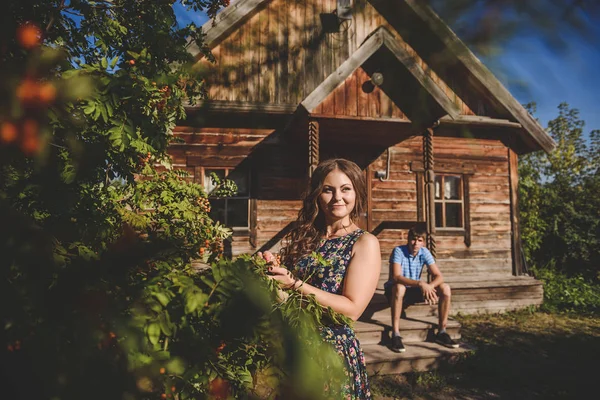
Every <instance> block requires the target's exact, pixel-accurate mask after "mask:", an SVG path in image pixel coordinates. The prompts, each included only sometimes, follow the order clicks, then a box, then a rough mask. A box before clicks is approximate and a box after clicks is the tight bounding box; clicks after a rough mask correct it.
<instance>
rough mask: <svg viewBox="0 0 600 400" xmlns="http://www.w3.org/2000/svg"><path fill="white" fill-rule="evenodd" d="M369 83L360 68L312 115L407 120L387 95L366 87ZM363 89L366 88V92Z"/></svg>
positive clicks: (377, 89)
mask: <svg viewBox="0 0 600 400" xmlns="http://www.w3.org/2000/svg"><path fill="white" fill-rule="evenodd" d="M369 81H370V77H369V75H367V73H366V72H365V71H364V70H363V69H362V68H358V69H357V70H356V71H354V73H353V74H352V75H350V76H349V77H348V78H346V80H345V81H344V82H342V84H341V85H340V86H338V87H337V89H335V90H334V91H333V92H332V93H331V94H330V95H329V96H327V97H326V98H325V100H324V101H323V102H322V103H321V104H319V106H317V108H315V109H314V110H313V112H312V114H315V115H326V116H349V117H371V118H397V119H403V120H408V118H407V117H406V116H405V115H404V113H403V112H402V110H400V108H398V106H397V105H396V104H394V102H393V101H392V100H391V99H390V98H389V97H388V95H387V94H385V92H384V91H383V90H381V89H380V88H379V87H377V86H375V87H371V86H370V85H368V83H369ZM365 87H368V90H367V91H365ZM369 90H372V91H371V92H369Z"/></svg>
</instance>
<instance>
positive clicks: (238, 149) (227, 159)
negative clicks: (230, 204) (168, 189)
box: [168, 126, 274, 169]
mask: <svg viewBox="0 0 600 400" xmlns="http://www.w3.org/2000/svg"><path fill="white" fill-rule="evenodd" d="M273 132H274V130H273V129H246V128H243V129H242V128H194V127H188V126H177V127H176V128H175V129H174V132H173V133H174V135H175V138H177V139H178V140H180V141H183V142H181V143H173V144H171V145H170V146H169V150H168V153H169V155H170V156H171V160H172V162H173V166H175V167H177V168H184V167H185V168H188V169H193V168H194V167H197V166H204V167H235V166H237V165H238V164H240V163H241V162H242V161H244V159H246V157H248V155H249V154H250V153H251V152H252V150H253V149H254V148H255V147H256V146H257V145H258V144H259V143H261V142H262V141H263V140H264V139H265V138H266V137H268V136H269V135H271V134H273Z"/></svg>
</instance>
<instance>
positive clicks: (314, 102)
mask: <svg viewBox="0 0 600 400" xmlns="http://www.w3.org/2000/svg"><path fill="white" fill-rule="evenodd" d="M382 46H385V47H386V48H387V49H388V50H389V51H390V52H391V53H392V54H393V55H394V56H395V57H396V59H397V60H398V62H399V63H400V64H401V65H402V66H404V67H405V68H406V69H407V71H408V72H409V73H410V74H411V75H412V76H413V77H414V78H415V79H416V80H417V81H418V82H419V84H420V85H421V86H422V87H423V88H424V89H425V90H426V91H427V92H428V93H429V95H430V96H431V97H432V98H433V99H434V100H435V101H436V102H437V104H438V105H439V106H440V108H441V109H443V110H444V112H445V113H446V114H448V115H449V117H450V118H456V117H458V115H459V114H460V110H459V109H458V107H457V106H456V104H454V103H453V102H452V101H451V100H450V98H449V97H448V96H447V95H446V93H444V92H443V91H442V89H441V88H440V87H439V86H438V85H437V84H436V83H435V82H434V81H433V80H432V79H431V78H430V77H429V75H427V74H426V73H425V71H423V68H421V66H420V65H419V64H418V63H415V62H414V57H413V56H411V55H410V54H409V53H408V52H407V51H406V50H405V49H404V48H403V47H402V46H400V44H399V43H398V41H397V39H396V38H395V37H394V36H393V35H392V34H391V33H390V32H388V30H387V29H386V28H385V27H383V26H380V27H378V28H377V29H375V30H374V31H373V33H371V35H370V36H369V37H368V38H367V40H365V42H364V43H363V44H362V45H361V46H360V47H359V48H358V49H357V50H356V51H355V52H354V53H353V54H352V55H351V56H350V57H349V58H348V59H347V60H346V61H344V63H343V64H342V65H341V66H340V67H339V68H338V69H337V70H335V71H334V72H333V73H332V74H331V75H329V76H328V77H327V78H326V79H325V80H324V81H323V82H322V83H321V84H320V85H319V86H318V87H317V88H316V89H315V90H313V91H312V93H311V94H309V95H308V96H307V97H306V99H304V101H302V103H301V105H302V106H303V107H304V108H305V109H306V110H307V111H308V112H309V113H310V112H312V111H313V110H314V109H316V108H317V106H318V105H319V104H321V103H322V102H323V101H324V100H325V99H326V98H327V96H329V94H331V93H332V92H333V91H334V90H335V89H336V88H337V87H338V86H339V85H340V84H342V82H344V81H345V80H346V78H348V77H349V76H350V75H351V74H352V73H353V72H354V71H355V70H356V69H357V68H359V67H360V66H361V65H362V64H363V63H364V62H365V61H367V60H368V59H369V57H371V56H372V55H373V54H374V53H375V52H376V51H377V50H379V49H380V48H381V47H382Z"/></svg>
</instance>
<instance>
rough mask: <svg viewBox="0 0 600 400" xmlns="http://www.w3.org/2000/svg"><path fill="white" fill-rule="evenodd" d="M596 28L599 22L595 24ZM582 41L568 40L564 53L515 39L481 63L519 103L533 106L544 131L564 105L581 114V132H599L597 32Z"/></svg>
mask: <svg viewBox="0 0 600 400" xmlns="http://www.w3.org/2000/svg"><path fill="white" fill-rule="evenodd" d="M599 25H600V22H599ZM598 31H599V32H597V35H594V36H595V37H590V38H588V40H584V39H582V38H580V37H578V36H575V35H571V36H570V37H566V38H565V40H566V42H567V43H568V45H567V46H566V47H565V48H562V49H561V48H557V47H555V46H549V45H548V44H547V43H545V41H544V40H543V39H542V38H539V37H535V36H533V35H532V36H526V37H520V38H519V39H518V40H512V41H511V42H509V43H508V44H507V45H506V46H504V47H503V48H502V53H501V54H499V55H497V56H496V58H495V59H493V60H485V59H483V61H484V62H485V63H486V65H487V66H488V68H490V69H491V70H492V71H493V72H494V73H495V74H496V76H497V77H498V79H500V81H501V82H502V83H503V84H504V85H505V86H506V87H507V88H508V89H509V90H510V92H511V93H512V94H513V96H515V98H516V99H517V100H519V102H521V103H528V102H530V101H535V102H536V103H537V113H536V117H538V118H539V119H540V122H542V126H544V127H546V124H547V122H548V120H550V119H553V118H555V117H556V116H557V114H558V110H557V107H558V105H559V104H560V103H561V102H567V103H569V105H570V106H571V107H572V108H577V109H579V111H580V117H581V119H583V120H584V121H585V122H586V126H585V130H584V132H586V133H589V132H590V131H591V130H594V129H600V75H599V74H598V68H599V67H600V45H599V43H598V41H600V29H599V30H598Z"/></svg>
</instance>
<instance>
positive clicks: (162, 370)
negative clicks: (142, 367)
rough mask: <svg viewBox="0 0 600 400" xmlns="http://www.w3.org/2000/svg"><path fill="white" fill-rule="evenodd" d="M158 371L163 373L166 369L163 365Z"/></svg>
mask: <svg viewBox="0 0 600 400" xmlns="http://www.w3.org/2000/svg"><path fill="white" fill-rule="evenodd" d="M158 372H160V373H161V375H163V374H164V373H165V372H167V370H166V369H164V367H161V369H159V370H158Z"/></svg>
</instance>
